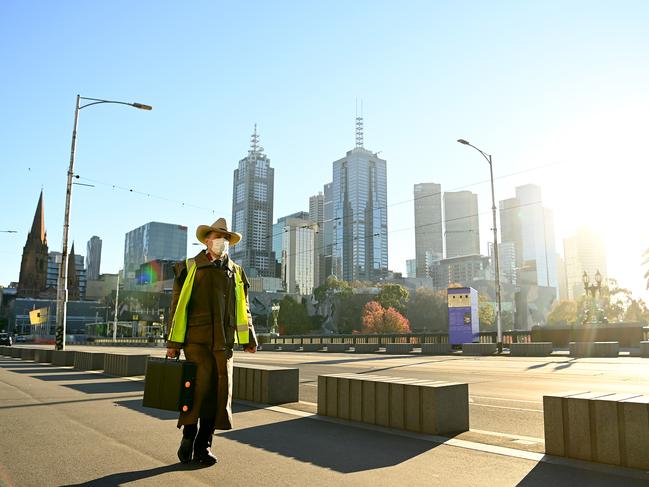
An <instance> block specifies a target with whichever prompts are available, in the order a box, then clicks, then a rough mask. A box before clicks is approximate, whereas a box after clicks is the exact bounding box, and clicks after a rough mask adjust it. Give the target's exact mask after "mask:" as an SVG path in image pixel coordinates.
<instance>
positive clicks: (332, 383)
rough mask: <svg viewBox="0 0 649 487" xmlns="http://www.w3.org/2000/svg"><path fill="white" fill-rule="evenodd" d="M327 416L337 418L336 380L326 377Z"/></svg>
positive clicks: (335, 378)
mask: <svg viewBox="0 0 649 487" xmlns="http://www.w3.org/2000/svg"><path fill="white" fill-rule="evenodd" d="M326 403H327V416H338V378H337V377H327V398H326Z"/></svg>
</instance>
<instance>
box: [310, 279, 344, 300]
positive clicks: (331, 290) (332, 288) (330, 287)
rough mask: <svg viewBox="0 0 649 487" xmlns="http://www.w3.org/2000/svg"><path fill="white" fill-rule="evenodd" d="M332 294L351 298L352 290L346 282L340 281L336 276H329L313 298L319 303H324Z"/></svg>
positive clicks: (316, 289)
mask: <svg viewBox="0 0 649 487" xmlns="http://www.w3.org/2000/svg"><path fill="white" fill-rule="evenodd" d="M332 294H342V295H343V296H350V295H351V294H352V288H351V286H350V285H349V283H347V282H346V281H343V280H340V279H338V278H337V277H336V276H329V277H327V280H326V281H325V283H324V284H323V285H322V286H318V287H317V288H315V289H314V290H313V296H314V297H315V299H316V300H317V301H323V300H324V299H326V298H327V297H328V296H330V295H332Z"/></svg>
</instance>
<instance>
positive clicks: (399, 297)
mask: <svg viewBox="0 0 649 487" xmlns="http://www.w3.org/2000/svg"><path fill="white" fill-rule="evenodd" d="M376 300H377V301H378V302H379V304H380V305H381V306H383V308H385V309H388V308H394V309H395V310H397V311H398V312H399V313H405V311H406V303H407V302H408V290H407V289H406V288H404V287H403V286H401V285H399V284H384V285H382V286H381V290H380V291H379V295H378V296H377V298H376Z"/></svg>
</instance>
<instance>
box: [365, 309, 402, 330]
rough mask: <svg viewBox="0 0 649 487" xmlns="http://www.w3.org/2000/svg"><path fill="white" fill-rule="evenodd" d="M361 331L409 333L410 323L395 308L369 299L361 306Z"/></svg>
mask: <svg viewBox="0 0 649 487" xmlns="http://www.w3.org/2000/svg"><path fill="white" fill-rule="evenodd" d="M362 333H410V325H409V323H408V320H407V319H406V318H405V317H404V316H403V315H402V314H401V313H399V312H398V311H397V310H396V309H394V308H392V307H390V308H388V309H385V308H384V307H383V306H381V305H380V304H379V303H378V302H377V301H370V302H369V303H367V304H366V305H365V307H364V308H363V328H362Z"/></svg>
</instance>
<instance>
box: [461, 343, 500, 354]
mask: <svg viewBox="0 0 649 487" xmlns="http://www.w3.org/2000/svg"><path fill="white" fill-rule="evenodd" d="M494 353H496V344H495V343H463V344H462V355H481V356H482V355H493V354H494Z"/></svg>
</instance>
